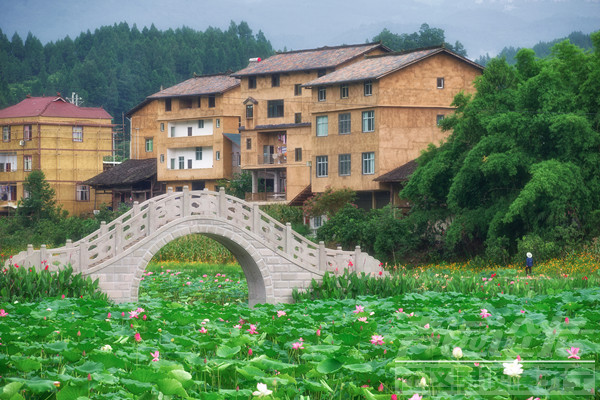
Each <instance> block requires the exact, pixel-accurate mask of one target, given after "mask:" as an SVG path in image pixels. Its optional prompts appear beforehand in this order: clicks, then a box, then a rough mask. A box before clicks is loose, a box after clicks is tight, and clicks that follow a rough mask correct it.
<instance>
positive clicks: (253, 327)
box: [246, 324, 258, 335]
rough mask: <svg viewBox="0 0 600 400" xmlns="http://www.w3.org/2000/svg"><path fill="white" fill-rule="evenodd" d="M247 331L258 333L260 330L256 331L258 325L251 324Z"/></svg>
mask: <svg viewBox="0 0 600 400" xmlns="http://www.w3.org/2000/svg"><path fill="white" fill-rule="evenodd" d="M246 332H250V334H251V335H253V334H255V333H256V334H258V332H256V325H253V324H250V329H246Z"/></svg>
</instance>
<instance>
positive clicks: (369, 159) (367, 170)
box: [362, 151, 375, 175]
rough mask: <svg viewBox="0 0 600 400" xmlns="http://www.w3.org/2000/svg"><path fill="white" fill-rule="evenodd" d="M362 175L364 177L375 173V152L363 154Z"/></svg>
mask: <svg viewBox="0 0 600 400" xmlns="http://www.w3.org/2000/svg"><path fill="white" fill-rule="evenodd" d="M362 173H363V175H373V174H374V173H375V152H373V151H368V152H365V153H362Z"/></svg>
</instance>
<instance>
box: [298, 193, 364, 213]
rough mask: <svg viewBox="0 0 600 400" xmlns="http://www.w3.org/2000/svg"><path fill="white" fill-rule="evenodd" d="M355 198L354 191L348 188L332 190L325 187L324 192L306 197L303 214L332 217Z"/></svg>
mask: <svg viewBox="0 0 600 400" xmlns="http://www.w3.org/2000/svg"><path fill="white" fill-rule="evenodd" d="M354 200H356V192H355V191H354V190H352V189H349V188H342V189H337V190H334V189H332V188H331V187H329V186H328V187H327V188H325V191H324V192H321V193H317V194H316V195H314V196H312V197H310V198H308V199H307V200H306V201H305V202H304V206H303V209H304V214H306V215H308V216H310V217H317V216H320V215H326V216H327V217H328V218H331V217H333V216H334V215H335V214H336V213H337V212H338V211H339V210H341V209H342V208H343V207H345V206H346V204H349V203H352V202H353V201H354Z"/></svg>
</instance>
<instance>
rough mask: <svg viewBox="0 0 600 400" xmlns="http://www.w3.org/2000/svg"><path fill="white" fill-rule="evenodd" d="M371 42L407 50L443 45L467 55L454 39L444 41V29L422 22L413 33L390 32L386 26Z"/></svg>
mask: <svg viewBox="0 0 600 400" xmlns="http://www.w3.org/2000/svg"><path fill="white" fill-rule="evenodd" d="M371 41H372V42H381V43H382V44H384V45H386V46H387V47H389V48H390V49H392V50H393V51H407V50H414V49H418V48H422V47H431V46H439V45H444V47H446V48H447V49H448V50H452V51H454V52H456V53H458V54H460V55H461V56H463V57H466V56H467V51H466V50H465V48H464V46H463V45H462V43H460V42H459V41H456V43H455V44H454V45H452V44H450V43H448V42H446V36H445V34H444V30H443V29H440V28H430V27H429V25H428V24H422V25H421V28H420V29H419V32H413V33H410V34H409V33H402V34H398V33H392V32H390V31H389V30H388V29H387V28H386V29H384V30H382V31H381V32H380V33H379V34H378V35H377V36H375V37H374V38H373V39H372V40H371Z"/></svg>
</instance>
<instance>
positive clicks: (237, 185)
mask: <svg viewBox="0 0 600 400" xmlns="http://www.w3.org/2000/svg"><path fill="white" fill-rule="evenodd" d="M217 185H219V186H222V187H224V188H225V193H227V194H229V195H232V196H235V197H237V198H238V199H242V200H244V199H245V198H246V193H248V192H252V175H251V174H250V172H248V171H243V172H241V173H238V172H236V173H234V174H233V177H232V179H230V180H228V179H222V180H219V181H218V182H217Z"/></svg>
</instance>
